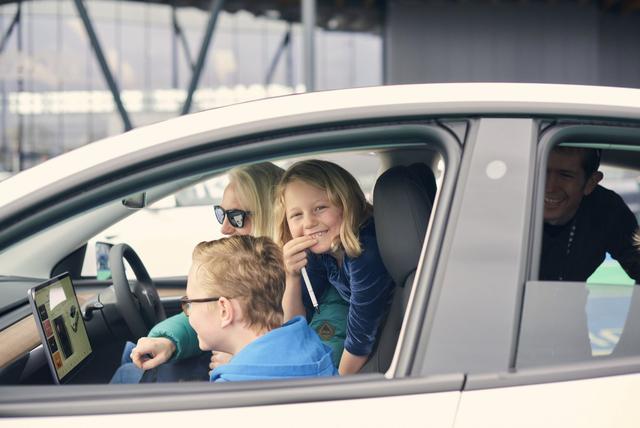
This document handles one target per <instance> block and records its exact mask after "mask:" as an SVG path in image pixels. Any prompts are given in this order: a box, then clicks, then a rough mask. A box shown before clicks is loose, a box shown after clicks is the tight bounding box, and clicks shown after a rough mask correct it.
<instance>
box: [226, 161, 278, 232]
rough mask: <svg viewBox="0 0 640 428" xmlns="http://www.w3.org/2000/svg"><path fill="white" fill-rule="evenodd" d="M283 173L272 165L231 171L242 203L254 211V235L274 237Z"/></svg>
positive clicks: (253, 166) (265, 164)
mask: <svg viewBox="0 0 640 428" xmlns="http://www.w3.org/2000/svg"><path fill="white" fill-rule="evenodd" d="M283 174H284V170H283V169H282V168H280V167H278V166H276V165H274V164H272V163H271V162H261V163H256V164H252V165H245V166H240V167H237V168H233V169H232V170H231V171H229V184H232V185H234V186H235V190H236V194H237V195H238V199H239V200H240V202H241V203H242V204H243V205H245V206H246V207H247V210H248V211H250V212H251V222H252V225H253V229H252V231H251V234H252V235H254V236H268V237H269V238H271V239H274V237H275V227H274V221H273V211H274V200H275V195H276V188H277V186H278V182H279V181H280V178H281V177H282V175H283Z"/></svg>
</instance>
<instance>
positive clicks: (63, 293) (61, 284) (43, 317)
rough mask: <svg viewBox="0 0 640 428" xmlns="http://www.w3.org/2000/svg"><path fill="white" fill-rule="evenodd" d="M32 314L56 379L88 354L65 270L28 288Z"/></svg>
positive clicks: (86, 340)
mask: <svg viewBox="0 0 640 428" xmlns="http://www.w3.org/2000/svg"><path fill="white" fill-rule="evenodd" d="M29 300H30V301H31V305H32V309H33V312H34V317H35V318H36V323H37V324H38V328H39V330H40V337H41V339H42V343H43V346H44V349H45V351H48V357H49V358H48V360H49V364H50V366H51V369H52V372H53V373H54V375H55V377H56V380H57V381H58V383H62V382H64V381H65V380H66V377H67V376H68V375H70V374H71V373H73V371H74V369H76V368H77V367H78V366H79V365H80V363H82V362H83V361H85V360H86V359H87V357H89V355H91V344H90V343H89V337H88V335H87V331H86V329H85V325H84V320H83V319H82V313H81V312H80V306H79V305H78V299H77V297H76V293H75V291H74V289H73V284H72V283H71V278H70V277H69V275H68V274H63V275H61V276H59V277H56V278H53V279H51V280H49V281H47V282H45V283H43V284H41V285H39V286H37V287H34V288H32V289H31V290H29Z"/></svg>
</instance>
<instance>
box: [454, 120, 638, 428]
mask: <svg viewBox="0 0 640 428" xmlns="http://www.w3.org/2000/svg"><path fill="white" fill-rule="evenodd" d="M538 129H543V127H542V126H540V127H538ZM534 134H535V135H537V137H536V138H533V139H532V142H534V143H535V144H536V145H537V147H536V148H535V150H536V152H530V154H531V157H530V159H531V161H530V166H529V168H533V166H534V165H533V163H534V162H533V160H534V159H535V161H536V162H537V164H538V168H537V172H536V175H535V186H534V187H533V186H531V185H530V184H529V185H528V186H524V182H523V183H522V194H524V195H525V199H526V200H525V201H524V202H525V205H527V210H530V211H529V213H530V214H527V213H526V212H519V213H518V214H520V215H521V216H522V218H524V219H525V220H524V222H523V224H522V229H521V232H520V233H519V234H518V235H517V236H518V238H522V242H521V245H520V248H521V251H520V253H519V255H518V259H517V260H513V262H514V263H516V265H515V266H517V267H518V269H519V271H520V274H519V276H518V277H514V278H512V279H510V281H509V282H504V285H505V287H506V288H505V290H506V289H507V288H508V289H509V293H510V294H509V296H508V297H509V299H508V300H509V301H508V302H502V305H503V306H504V307H505V308H507V307H508V308H511V314H510V316H509V318H505V319H504V323H505V325H507V326H508V327H507V329H508V330H509V334H510V335H511V340H509V341H508V342H509V347H510V349H509V347H505V349H504V357H505V360H504V361H503V362H502V367H500V366H494V367H489V366H484V367H478V370H476V371H475V373H473V372H472V373H469V374H468V376H467V381H466V384H465V388H464V391H463V393H462V397H461V400H460V406H459V409H458V413H457V416H456V423H455V427H456V428H467V427H477V426H491V427H513V426H519V427H539V426H547V427H566V426H581V427H603V426H607V427H635V426H637V425H638V421H640V410H638V407H637V406H636V404H635V401H636V400H635V397H637V394H638V393H640V340H638V338H639V337H640V322H639V321H640V320H639V318H638V314H639V313H640V292H639V291H638V290H639V289H638V286H637V285H633V282H634V281H633V280H631V284H629V283H628V281H627V279H626V278H623V279H622V281H618V280H616V278H618V277H619V276H609V278H613V279H612V280H607V283H602V282H600V281H602V280H603V278H604V279H605V280H606V278H607V276H598V277H596V278H599V279H597V280H596V281H597V282H592V281H591V280H589V281H587V282H575V281H574V282H570V281H560V280H559V281H542V280H539V279H538V266H539V257H540V253H541V251H542V250H541V241H542V235H543V234H542V228H543V219H542V212H543V202H542V201H543V197H544V192H545V174H544V172H545V171H546V161H547V156H548V154H549V152H550V150H551V147H553V146H554V145H556V144H574V145H577V146H578V147H584V148H587V149H602V157H603V161H608V162H612V163H614V164H615V165H617V166H618V167H620V168H627V170H628V171H636V173H635V175H637V170H638V166H639V164H638V146H637V142H638V141H639V137H640V127H639V126H638V124H637V123H628V122H627V123H624V125H623V126H621V124H619V123H616V122H613V121H612V123H608V124H602V123H594V122H591V121H589V120H580V121H577V122H576V121H575V119H574V120H571V121H568V120H567V121H566V123H563V121H562V120H558V122H556V123H555V124H554V126H551V127H549V128H547V130H546V132H540V133H538V132H536V133H534ZM604 186H605V187H607V183H606V172H605V181H604ZM631 200H633V198H631ZM612 215H613V214H612ZM576 233H580V231H577V232H576ZM582 233H584V231H583V232H582ZM504 261H505V262H506V261H507V260H506V259H505V260H504ZM604 263H605V264H606V263H608V261H607V260H605V262H604ZM494 279H495V280H496V281H497V278H494ZM485 286H489V284H485ZM493 291H494V292H504V290H493ZM494 296H496V295H495V294H494ZM495 298H497V299H501V298H502V297H500V296H496V297H495ZM485 339H486V338H485Z"/></svg>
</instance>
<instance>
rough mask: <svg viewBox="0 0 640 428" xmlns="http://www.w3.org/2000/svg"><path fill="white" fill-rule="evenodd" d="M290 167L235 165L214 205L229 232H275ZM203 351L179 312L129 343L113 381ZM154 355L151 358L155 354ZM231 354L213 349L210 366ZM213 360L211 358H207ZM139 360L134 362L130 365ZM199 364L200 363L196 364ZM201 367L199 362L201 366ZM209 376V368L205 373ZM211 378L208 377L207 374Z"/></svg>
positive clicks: (174, 376)
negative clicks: (280, 189)
mask: <svg viewBox="0 0 640 428" xmlns="http://www.w3.org/2000/svg"><path fill="white" fill-rule="evenodd" d="M283 174H284V170H283V169H282V168H280V167H278V166H276V165H274V164H272V163H271V162H262V163H257V164H252V165H246V166H241V167H237V168H233V169H232V170H231V171H230V172H229V184H227V187H226V188H225V189H224V192H223V194H222V201H221V202H220V205H215V206H214V208H213V211H214V214H215V216H216V219H217V220H218V222H219V223H220V225H221V232H222V233H223V234H224V235H227V236H231V235H253V236H268V237H270V238H273V236H274V222H273V218H274V216H273V205H274V200H275V189H276V187H277V184H278V182H279V181H280V178H281V177H282V175H283ZM201 354H202V351H201V350H200V348H199V346H198V338H197V335H196V333H195V331H194V330H193V329H192V328H191V326H190V325H189V321H188V318H187V317H186V316H185V314H184V313H181V314H178V315H174V316H172V317H170V318H167V319H166V320H164V321H162V322H160V323H158V324H157V325H155V326H154V327H153V328H152V329H151V330H150V331H149V334H148V336H147V337H142V338H140V339H139V340H138V343H137V345H135V344H133V343H128V344H127V345H126V346H125V349H124V352H123V355H122V357H123V358H122V363H123V365H122V366H121V367H120V368H119V369H118V370H117V371H116V373H115V374H114V376H113V378H112V380H111V382H112V383H137V382H138V381H139V380H140V378H141V377H142V374H143V372H142V371H141V370H140V369H139V368H143V369H144V370H147V369H151V368H154V367H158V366H160V365H161V364H163V363H165V362H167V361H172V362H180V361H181V360H185V359H188V358H191V357H197V356H200V355H201ZM149 357H150V358H149ZM230 357H231V356H230V355H229V354H225V353H222V352H213V353H211V354H210V362H208V364H209V368H211V369H214V368H215V367H217V366H218V365H221V364H224V363H226V362H227V361H228V360H229V358H230ZM207 361H208V357H207V360H206V361H205V362H207ZM131 362H133V363H134V364H135V366H134V365H133V364H130V363H131ZM196 365H197V364H196ZM165 366H166V369H164V370H163V371H162V372H159V373H158V376H159V377H158V379H157V380H158V381H180V380H192V379H193V376H194V374H196V373H197V374H199V375H202V374H203V373H202V370H198V369H197V368H194V367H193V366H194V365H193V364H173V365H172V364H169V365H165ZM197 366H198V367H200V366H199V365H197ZM204 375H205V376H206V371H205V372H204ZM205 378H206V377H205Z"/></svg>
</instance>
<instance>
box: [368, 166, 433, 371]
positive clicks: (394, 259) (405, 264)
mask: <svg viewBox="0 0 640 428" xmlns="http://www.w3.org/2000/svg"><path fill="white" fill-rule="evenodd" d="M436 191H437V186H436V180H435V177H434V175H433V172H432V171H431V169H430V168H429V167H428V166H427V165H425V164H421V163H416V164H412V165H410V166H395V167H392V168H390V169H389V170H387V171H385V172H384V173H383V174H382V175H381V176H380V177H379V178H378V180H377V181H376V184H375V187H374V191H373V202H374V205H373V213H374V221H375V226H376V237H377V242H378V247H379V249H380V255H381V257H382V261H383V263H384V265H385V267H386V268H387V271H388V272H389V274H390V275H391V277H392V278H393V281H394V282H395V289H394V293H393V299H392V303H391V306H390V308H389V310H388V312H387V315H386V317H385V319H384V321H383V322H382V325H381V327H380V329H379V330H378V340H377V343H376V346H375V347H374V351H373V352H372V354H371V356H370V358H369V360H368V361H367V363H366V364H365V366H364V367H363V369H362V370H361V372H386V371H387V369H388V368H389V366H390V364H391V360H392V358H393V353H394V351H395V347H396V343H397V341H398V335H399V333H400V328H401V327H402V320H403V318H404V313H405V310H406V308H407V302H408V300H409V295H410V294H411V287H412V285H413V278H414V275H415V272H416V268H417V266H418V260H419V258H420V253H421V251H422V245H423V242H424V237H425V234H426V231H427V226H428V224H429V216H430V215H431V209H432V208H433V202H434V200H435V195H436Z"/></svg>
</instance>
